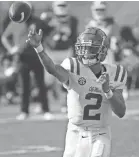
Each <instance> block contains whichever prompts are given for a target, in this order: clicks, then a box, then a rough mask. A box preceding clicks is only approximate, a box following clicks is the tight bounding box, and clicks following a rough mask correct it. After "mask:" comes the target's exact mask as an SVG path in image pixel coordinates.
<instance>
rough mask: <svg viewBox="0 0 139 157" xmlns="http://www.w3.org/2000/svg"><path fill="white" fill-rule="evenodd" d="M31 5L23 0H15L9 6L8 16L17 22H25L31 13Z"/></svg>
mask: <svg viewBox="0 0 139 157" xmlns="http://www.w3.org/2000/svg"><path fill="white" fill-rule="evenodd" d="M31 10H32V9H31V5H30V4H29V3H27V2H24V1H16V2H14V3H12V5H11V6H10V8H9V17H10V19H11V20H12V21H14V22H17V23H22V22H26V21H27V20H28V19H29V17H30V15H31Z"/></svg>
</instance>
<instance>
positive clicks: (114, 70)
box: [110, 65, 127, 89]
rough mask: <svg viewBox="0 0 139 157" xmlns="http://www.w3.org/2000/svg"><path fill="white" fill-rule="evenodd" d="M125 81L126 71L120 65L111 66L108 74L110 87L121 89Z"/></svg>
mask: <svg viewBox="0 0 139 157" xmlns="http://www.w3.org/2000/svg"><path fill="white" fill-rule="evenodd" d="M126 81H127V71H126V70H125V68H124V67H123V66H122V65H112V67H111V72H110V86H113V87H114V88H120V89H123V88H124V86H125V84H126Z"/></svg>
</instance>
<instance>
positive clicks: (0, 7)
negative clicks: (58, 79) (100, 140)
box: [0, 1, 139, 157]
mask: <svg viewBox="0 0 139 157" xmlns="http://www.w3.org/2000/svg"><path fill="white" fill-rule="evenodd" d="M10 3H11V2H4V1H3V2H2V1H1V2H0V23H2V21H3V19H4V17H5V15H6V14H7V11H8V8H9V5H10ZM48 3H49V2H45V4H46V5H44V2H32V4H33V5H34V7H35V10H36V14H37V15H38V16H39V15H40V13H41V12H42V11H43V10H45V9H46V7H47V4H48ZM70 3H71V12H72V14H74V15H75V16H77V17H78V18H79V21H80V24H79V30H80V31H82V30H83V28H84V24H85V22H86V17H89V16H90V14H91V13H90V10H89V9H88V8H89V7H90V3H91V2H70ZM109 5H110V8H109V12H110V13H111V15H113V16H114V17H116V21H117V22H118V24H119V25H125V24H129V25H132V26H138V25H139V23H138V13H139V2H122V1H121V2H109ZM2 31H3V28H2V27H0V33H2ZM51 107H52V110H53V112H56V111H58V109H59V105H58V104H57V103H56V102H54V103H53V104H52V105H51ZM18 111H19V108H17V106H4V107H3V106H2V104H0V157H5V156H10V157H15V155H17V156H18V157H22V156H24V157H46V156H49V157H60V156H62V152H63V149H64V137H65V131H66V124H67V120H66V118H65V116H64V115H59V116H58V119H57V120H55V121H50V122H49V121H48V122H46V121H43V120H42V119H41V118H40V117H39V116H38V117H34V116H32V118H30V119H29V120H26V121H23V122H18V121H16V120H15V116H16V114H17V113H18ZM138 120H139V107H138V97H137V95H136V94H135V93H134V94H133V96H132V98H130V100H128V102H127V114H126V116H125V118H124V119H122V120H120V119H118V118H116V117H113V118H112V120H111V124H112V134H113V151H112V157H117V156H118V157H138V156H139V149H138V146H139V134H138V129H139V121H138Z"/></svg>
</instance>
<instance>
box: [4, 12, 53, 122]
mask: <svg viewBox="0 0 139 157" xmlns="http://www.w3.org/2000/svg"><path fill="white" fill-rule="evenodd" d="M33 27H35V28H36V29H40V28H41V29H42V30H44V36H45V30H47V28H46V26H45V24H44V23H43V22H42V21H41V20H40V19H39V18H37V17H35V16H34V15H33V12H32V15H31V17H30V18H29V19H28V21H27V22H26V23H20V24H18V23H14V22H10V23H9V25H8V26H7V28H6V29H5V31H4V33H3V35H2V43H3V45H4V46H5V48H6V49H7V51H8V53H10V54H11V55H13V56H14V58H16V63H17V64H16V67H19V66H20V75H21V84H22V92H21V93H22V96H21V114H19V116H17V119H18V120H24V119H26V118H27V117H28V115H29V103H30V96H31V83H32V79H30V74H32V73H31V72H33V74H34V77H35V80H36V85H37V88H38V90H39V98H38V101H39V102H41V105H42V106H41V112H42V113H43V115H44V119H49V118H51V116H52V115H51V114H50V113H49V107H48V100H47V90H46V86H45V83H44V68H43V66H42V65H41V63H40V60H39V59H38V57H37V55H36V54H35V53H34V49H33V48H32V47H31V46H30V45H27V44H26V42H25V41H26V38H27V34H28V31H29V30H30V29H32V28H33ZM9 38H11V40H9ZM15 56H16V57H15ZM17 58H19V60H18V59H17ZM14 63H15V62H14Z"/></svg>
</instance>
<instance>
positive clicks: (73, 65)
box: [61, 57, 80, 75]
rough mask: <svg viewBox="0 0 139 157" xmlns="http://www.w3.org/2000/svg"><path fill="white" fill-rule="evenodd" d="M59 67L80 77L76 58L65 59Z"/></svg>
mask: <svg viewBox="0 0 139 157" xmlns="http://www.w3.org/2000/svg"><path fill="white" fill-rule="evenodd" d="M61 66H62V67H63V68H65V69H66V70H68V71H70V72H71V73H74V74H76V75H80V63H79V61H78V60H77V59H76V58H72V57H71V58H66V59H65V60H64V61H63V62H62V64H61Z"/></svg>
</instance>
